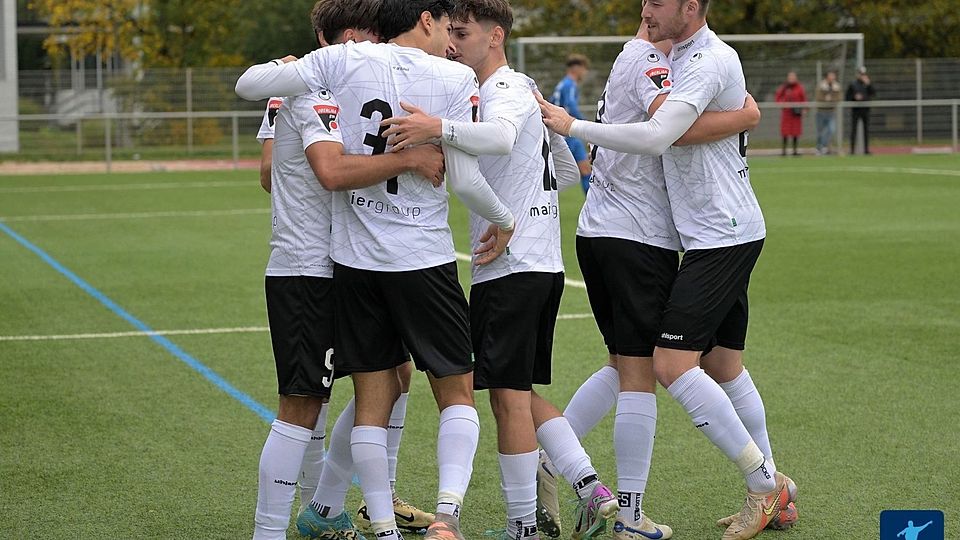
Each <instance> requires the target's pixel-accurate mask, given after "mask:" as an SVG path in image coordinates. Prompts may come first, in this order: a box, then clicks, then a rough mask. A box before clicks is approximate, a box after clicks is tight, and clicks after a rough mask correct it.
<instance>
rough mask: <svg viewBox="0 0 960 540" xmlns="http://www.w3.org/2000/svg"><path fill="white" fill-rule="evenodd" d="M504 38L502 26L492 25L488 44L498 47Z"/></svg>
mask: <svg viewBox="0 0 960 540" xmlns="http://www.w3.org/2000/svg"><path fill="white" fill-rule="evenodd" d="M504 38H505V35H504V31H503V27H502V26H500V25H496V26H494V27H493V33H491V34H490V46H491V47H499V46H501V45H503V41H504Z"/></svg>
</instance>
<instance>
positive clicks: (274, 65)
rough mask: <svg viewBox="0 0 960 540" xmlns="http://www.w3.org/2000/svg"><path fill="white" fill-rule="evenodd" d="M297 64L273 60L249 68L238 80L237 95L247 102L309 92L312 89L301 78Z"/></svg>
mask: <svg viewBox="0 0 960 540" xmlns="http://www.w3.org/2000/svg"><path fill="white" fill-rule="evenodd" d="M298 62H299V60H298ZM295 63H296V62H289V63H286V64H284V63H282V62H280V60H273V61H271V62H267V63H266V64H257V65H255V66H251V67H249V68H247V70H246V71H244V72H243V75H241V76H240V78H239V79H237V87H236V92H237V95H238V96H240V97H241V98H243V99H245V100H247V101H257V100H261V99H266V98H268V97H270V96H297V95H300V94H304V93H306V92H309V91H310V88H308V87H307V84H306V83H305V82H304V81H303V78H301V77H300V73H299V72H298V71H297V67H296V66H295V65H294V64H295Z"/></svg>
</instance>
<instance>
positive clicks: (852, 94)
mask: <svg viewBox="0 0 960 540" xmlns="http://www.w3.org/2000/svg"><path fill="white" fill-rule="evenodd" d="M876 94H877V92H876V90H874V89H873V84H872V83H871V82H870V77H869V76H867V68H865V67H863V66H860V69H858V70H857V78H856V79H854V81H853V82H852V83H850V86H848V87H847V96H846V99H847V101H855V102H862V103H865V102H868V101H870V100H872V99H873V97H874V96H875V95H876ZM851 112H852V113H853V115H852V117H851V122H850V123H851V125H852V127H851V128H850V153H851V154H853V153H854V151H855V150H856V147H857V125H858V124H859V123H860V122H863V153H864V154H869V153H870V107H863V106H860V107H854V108H852V109H851Z"/></svg>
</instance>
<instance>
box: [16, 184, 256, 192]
mask: <svg viewBox="0 0 960 540" xmlns="http://www.w3.org/2000/svg"><path fill="white" fill-rule="evenodd" d="M254 185H256V184H252V183H250V182H246V181H244V182H241V181H231V182H153V183H145V184H90V185H79V186H22V187H0V193H77V192H84V191H140V190H150V189H197V188H201V189H202V188H225V187H250V186H254Z"/></svg>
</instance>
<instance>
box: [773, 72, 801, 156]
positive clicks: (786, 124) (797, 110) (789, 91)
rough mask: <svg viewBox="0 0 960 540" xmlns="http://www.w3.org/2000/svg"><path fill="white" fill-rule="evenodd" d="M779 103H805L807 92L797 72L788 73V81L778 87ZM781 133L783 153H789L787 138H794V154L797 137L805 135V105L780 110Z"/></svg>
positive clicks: (797, 154)
mask: <svg viewBox="0 0 960 540" xmlns="http://www.w3.org/2000/svg"><path fill="white" fill-rule="evenodd" d="M776 101H777V103H805V102H806V101H807V92H806V91H805V90H804V89H803V85H802V84H800V81H799V80H798V79H797V73H796V72H795V71H791V72H790V73H787V82H785V83H783V84H781V85H780V88H777V95H776ZM780 135H781V136H782V137H783V155H784V156H785V155H787V140H788V139H793V155H795V156H799V155H800V154H799V153H798V152H797V139H798V138H799V137H800V136H801V135H803V107H787V108H785V109H782V110H781V111H780Z"/></svg>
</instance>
